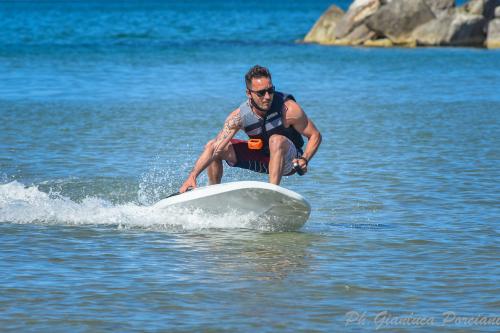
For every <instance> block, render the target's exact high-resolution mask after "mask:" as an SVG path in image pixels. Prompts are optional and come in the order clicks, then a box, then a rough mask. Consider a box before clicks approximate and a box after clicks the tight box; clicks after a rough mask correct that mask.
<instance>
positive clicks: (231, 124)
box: [214, 112, 241, 153]
mask: <svg viewBox="0 0 500 333" xmlns="http://www.w3.org/2000/svg"><path fill="white" fill-rule="evenodd" d="M240 128H241V116H240V114H239V112H237V113H236V114H234V115H232V116H230V117H229V118H228V119H227V120H226V122H225V123H224V128H223V129H222V131H221V132H220V133H219V135H218V136H217V139H216V141H215V149H214V153H215V152H218V151H219V149H220V147H221V144H222V143H225V142H227V138H228V137H229V136H231V134H233V133H234V132H235V131H237V130H239V129H240Z"/></svg>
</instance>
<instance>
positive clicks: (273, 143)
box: [269, 134, 289, 152]
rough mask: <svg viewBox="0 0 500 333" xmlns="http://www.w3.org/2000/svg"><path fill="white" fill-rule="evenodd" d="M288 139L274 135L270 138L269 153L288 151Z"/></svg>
mask: <svg viewBox="0 0 500 333" xmlns="http://www.w3.org/2000/svg"><path fill="white" fill-rule="evenodd" d="M288 145H289V142H288V139H287V138H286V137H285V136H283V135H279V134H273V135H271V137H270V138H269V151H270V152H276V151H286V150H287V149H288Z"/></svg>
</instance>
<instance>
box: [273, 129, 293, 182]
mask: <svg viewBox="0 0 500 333" xmlns="http://www.w3.org/2000/svg"><path fill="white" fill-rule="evenodd" d="M288 145H289V142H288V140H287V139H286V137H284V136H283V135H278V134H274V135H272V136H271V138H269V152H270V154H271V156H270V160H269V182H270V183H271V184H275V185H279V184H280V182H281V177H282V176H283V167H284V165H285V156H286V152H287V150H288Z"/></svg>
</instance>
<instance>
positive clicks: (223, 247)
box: [0, 0, 500, 332]
mask: <svg viewBox="0 0 500 333" xmlns="http://www.w3.org/2000/svg"><path fill="white" fill-rule="evenodd" d="M339 4H340V5H341V6H342V7H343V8H347V6H348V2H347V1H344V2H339ZM329 5H330V2H328V1H315V2H314V3H307V2H299V1H274V2H273V3H272V4H267V3H261V2H258V1H246V2H241V3H239V2H235V1H231V2H223V1H215V2H209V1H201V0H200V1H188V2H182V3H181V2H174V1H165V2H160V1H147V2H146V3H139V2H118V1H112V2H104V3H103V2H98V1H74V2H67V3H64V2H52V1H43V2H28V1H19V2H1V3H0V31H2V33H1V34H0V116H1V118H0V273H1V274H0V327H1V328H2V329H1V330H2V331H6V332H8V331H23V332H29V331H33V332H40V331H50V332H68V331H92V332H94V331H175V330H177V331H192V332H198V331H216V332H220V331H227V332H233V331H239V332H254V331H269V332H276V331H294V332H295V331H302V332H310V331H325V332H327V331H328V332H330V331H344V330H352V331H360V330H375V329H377V328H378V329H380V330H382V329H383V328H384V329H387V330H395V331H402V330H405V331H421V330H425V331H447V330H451V331H453V330H457V331H461V330H467V331H468V330H485V331H498V329H499V325H498V321H497V322H494V323H491V322H490V323H489V324H487V325H480V324H478V322H473V321H467V319H474V318H478V317H480V316H483V317H487V318H498V317H499V316H500V313H499V312H498V308H499V305H500V297H499V295H500V290H499V288H498V285H499V275H500V268H499V265H498V257H499V255H500V246H499V232H500V231H499V217H500V194H499V193H500V185H499V179H500V168H499V165H500V163H499V162H500V148H499V144H498V143H499V142H500V113H499V111H500V95H499V94H498V87H499V86H500V71H499V70H498V68H499V64H500V52H498V51H490V50H483V49H471V48H441V49H438V48H422V49H403V48H394V49H365V48H343V47H323V46H318V45H305V44H300V43H296V42H295V41H296V40H298V39H300V38H302V37H303V36H304V35H305V33H306V32H307V31H308V29H309V28H310V27H311V26H312V25H313V23H314V22H315V20H316V19H317V18H318V17H319V15H321V13H322V12H323V11H324V10H325V9H326V8H327V7H328V6H329ZM256 63H258V64H261V65H265V66H268V67H269V68H270V69H271V71H272V73H273V81H274V84H275V85H276V87H277V88H278V89H279V90H282V91H286V92H289V93H292V94H294V96H295V97H296V99H297V100H298V101H299V103H300V104H301V105H302V106H303V108H304V109H305V111H306V112H307V114H308V115H309V116H310V117H311V119H313V120H314V121H315V123H316V124H317V126H318V128H319V129H320V130H321V132H322V134H323V144H322V146H321V148H320V150H319V152H318V154H317V156H316V157H315V158H314V159H313V160H312V161H311V165H310V173H308V175H307V176H304V177H297V176H295V177H289V178H286V179H284V181H283V183H282V185H283V186H285V187H287V188H290V189H292V190H295V191H297V192H299V193H301V194H302V195H304V196H305V197H306V198H307V199H308V200H309V201H310V202H311V204H312V215H311V218H310V219H309V221H308V222H307V223H306V225H305V226H304V227H303V228H302V229H301V230H300V231H299V232H278V233H276V232H269V231H268V230H265V229H262V230H248V229H241V228H238V225H239V220H238V217H237V216H228V217H227V218H224V219H217V218H213V217H210V216H204V215H200V214H196V213H193V214H191V215H190V214H187V215H186V214H179V215H173V216H172V215H170V216H162V215H161V214H158V213H153V212H151V211H150V210H148V206H149V205H151V204H153V203H154V202H156V201H157V200H159V199H160V198H162V197H164V196H166V195H168V194H169V193H172V192H174V191H176V190H177V188H178V187H179V186H180V184H181V183H182V181H183V180H184V178H185V177H186V175H187V173H188V172H189V170H190V169H191V167H192V164H193V163H194V161H195V160H196V157H197V156H198V154H199V153H200V151H201V149H202V146H203V144H204V143H205V142H206V141H208V140H209V139H211V138H212V137H213V136H215V135H216V133H217V132H218V130H219V128H220V127H221V125H222V122H223V120H224V119H225V117H226V115H227V114H228V112H230V111H231V110H233V109H234V108H236V107H237V106H238V105H239V103H240V102H241V101H242V100H243V99H244V98H245V95H244V81H243V76H244V73H245V72H246V70H247V69H248V68H249V67H251V66H252V65H254V64H256ZM249 179H251V180H262V181H266V177H265V176H263V175H257V174H253V173H251V172H247V171H243V170H237V169H226V170H225V178H224V180H225V181H236V180H249ZM206 181H207V179H206V176H205V175H202V176H201V177H200V181H199V182H200V184H205V183H206ZM384 311H387V315H386V316H385V317H384ZM447 312H448V315H446V313H447ZM450 313H452V314H454V315H455V317H454V318H455V319H453V318H452V317H450V316H451V315H450ZM356 316H357V317H356ZM362 316H365V320H362ZM377 316H378V317H377ZM405 317H425V318H427V319H432V322H429V321H427V324H425V325H423V324H415V323H413V324H411V325H408V324H404V323H402V322H401V321H398V319H401V318H405ZM356 318H357V319H358V320H354V319H356ZM384 318H385V321H384ZM391 318H392V321H390V319H391ZM422 326H424V328H422Z"/></svg>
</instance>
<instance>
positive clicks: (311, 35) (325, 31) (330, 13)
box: [304, 5, 344, 43]
mask: <svg viewBox="0 0 500 333" xmlns="http://www.w3.org/2000/svg"><path fill="white" fill-rule="evenodd" d="M343 16H344V11H343V10H342V9H340V8H339V7H337V6H335V5H332V6H330V7H329V8H328V9H327V11H326V12H324V13H323V15H321V17H320V18H319V19H318V20H317V21H316V23H315V24H314V26H313V27H312V29H311V30H310V31H309V32H308V33H307V35H306V37H305V38H304V42H309V43H310V42H315V43H328V42H330V41H332V40H334V39H335V29H336V27H337V24H338V22H339V21H340V19H341V18H342V17H343Z"/></svg>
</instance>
